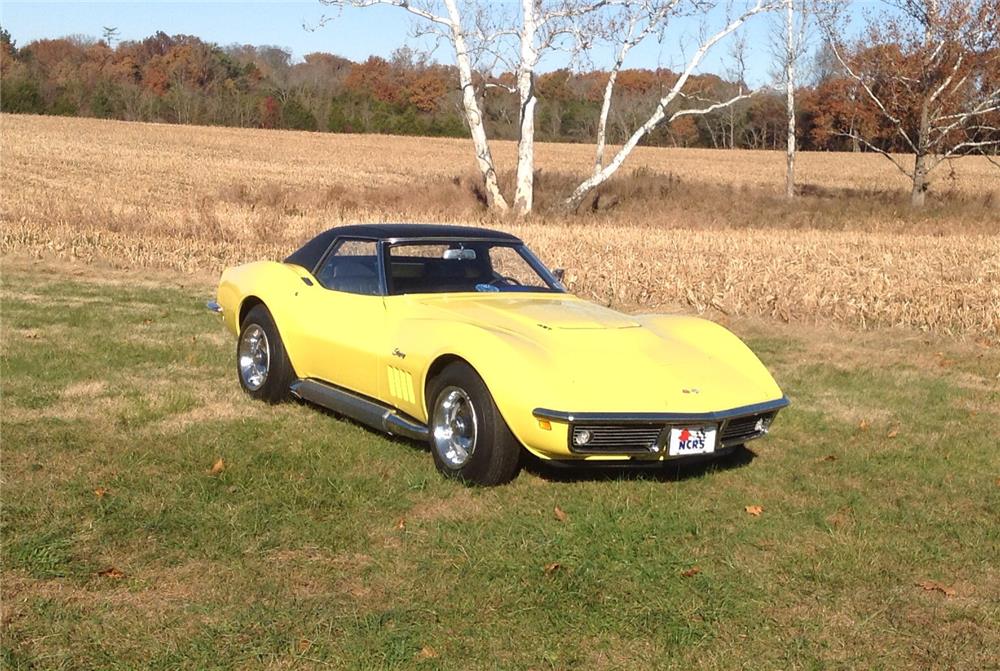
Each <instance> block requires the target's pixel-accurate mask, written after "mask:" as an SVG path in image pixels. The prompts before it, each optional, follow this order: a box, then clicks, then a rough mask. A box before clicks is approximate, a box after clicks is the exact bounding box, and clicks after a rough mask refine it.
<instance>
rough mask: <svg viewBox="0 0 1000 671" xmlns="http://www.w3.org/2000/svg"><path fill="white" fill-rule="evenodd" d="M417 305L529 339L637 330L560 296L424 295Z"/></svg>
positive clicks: (623, 318)
mask: <svg viewBox="0 0 1000 671" xmlns="http://www.w3.org/2000/svg"><path fill="white" fill-rule="evenodd" d="M419 301H420V302H421V303H422V304H424V305H425V306H427V307H433V308H437V309H439V310H443V311H445V312H448V313H452V314H451V315H449V316H455V317H458V318H460V319H462V320H463V321H471V322H475V323H479V324H482V325H484V326H491V327H495V328H502V329H507V330H511V331H516V332H519V333H522V334H524V335H527V336H529V337H530V336H531V335H532V334H533V333H535V334H537V333H538V332H539V330H542V331H544V330H549V331H551V330H564V329H566V330H605V329H625V328H637V327H639V326H640V324H639V322H638V321H636V320H635V319H633V318H631V317H629V316H628V315H624V314H622V313H620V312H616V311H614V310H611V309H610V308H606V307H602V306H600V305H595V304H593V303H588V302H586V301H582V300H580V299H578V298H574V297H570V296H564V295H562V294H555V295H544V294H543V295H539V294H532V295H518V294H500V293H491V294H474V295H468V296H465V295H463V296H455V295H454V294H451V295H440V296H438V295H432V296H426V295H425V296H421V297H420V298H419Z"/></svg>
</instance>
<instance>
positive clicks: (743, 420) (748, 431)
mask: <svg viewBox="0 0 1000 671" xmlns="http://www.w3.org/2000/svg"><path fill="white" fill-rule="evenodd" d="M774 415H775V413H773V412H764V413H761V414H759V415H747V416H746V417H737V418H736V419H731V420H729V421H727V422H726V423H725V424H724V425H723V426H722V431H720V432H719V439H720V440H721V442H722V443H723V444H724V445H738V444H739V443H742V442H745V441H748V440H753V439H754V438H760V437H761V436H763V435H764V434H765V433H767V427H768V426H769V425H770V424H771V420H772V419H774ZM761 420H764V424H763V427H762V428H757V423H758V422H759V421H761Z"/></svg>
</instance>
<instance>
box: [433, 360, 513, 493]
mask: <svg viewBox="0 0 1000 671" xmlns="http://www.w3.org/2000/svg"><path fill="white" fill-rule="evenodd" d="M448 387H458V388H459V389H462V390H463V391H464V392H465V393H466V394H468V396H469V398H470V400H471V401H472V409H473V412H474V413H475V415H476V423H477V426H478V428H477V434H476V445H475V447H474V449H473V452H472V455H471V456H470V457H469V460H468V461H467V462H466V463H465V464H463V465H462V466H461V467H459V468H453V467H451V466H450V465H448V464H447V463H446V462H445V461H444V460H443V459H442V458H441V456H440V455H439V454H438V451H437V448H436V447H435V445H434V439H433V435H432V436H431V437H430V440H429V445H430V451H431V456H432V457H433V458H434V465H435V466H436V467H437V469H438V470H439V471H441V473H443V474H445V475H446V476H448V477H451V478H455V479H458V480H461V481H463V482H465V483H466V484H476V485H494V484H501V483H503V482H507V481H509V480H510V479H511V478H513V476H514V475H516V473H517V465H518V462H519V460H520V444H519V443H518V442H517V439H516V438H514V436H513V434H512V433H511V432H510V429H509V428H508V427H507V423H506V422H505V421H504V419H503V417H502V416H501V415H500V411H499V410H498V409H497V407H496V403H495V402H494V401H493V396H492V395H491V394H490V392H489V389H488V388H487V387H486V383H485V382H483V380H482V378H481V377H479V375H478V374H477V373H476V371H475V370H474V369H473V368H472V367H471V366H469V365H468V364H466V363H464V362H459V361H457V362H454V363H450V364H448V365H447V366H446V367H445V368H444V369H443V370H442V371H441V372H440V373H439V374H438V375H437V376H435V378H434V379H433V380H432V381H431V383H430V385H429V387H428V391H429V393H428V399H429V400H430V407H429V408H428V411H429V412H428V421H429V423H431V424H432V423H433V416H434V410H435V408H436V407H437V404H438V400H439V398H440V396H441V394H442V393H443V392H444V391H445V390H446V389H447V388H448ZM433 430H434V429H433V424H432V425H431V431H432V432H433Z"/></svg>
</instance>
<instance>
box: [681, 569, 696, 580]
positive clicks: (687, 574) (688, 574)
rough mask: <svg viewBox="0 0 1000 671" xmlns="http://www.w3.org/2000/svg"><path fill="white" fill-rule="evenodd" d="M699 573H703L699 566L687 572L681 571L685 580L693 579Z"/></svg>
mask: <svg viewBox="0 0 1000 671" xmlns="http://www.w3.org/2000/svg"><path fill="white" fill-rule="evenodd" d="M699 573H701V569H700V568H699V567H697V566H692V567H691V568H689V569H688V570H686V571H681V575H682V576H684V577H685V578H693V577H694V576H696V575H698V574H699Z"/></svg>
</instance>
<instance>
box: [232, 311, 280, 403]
mask: <svg viewBox="0 0 1000 671" xmlns="http://www.w3.org/2000/svg"><path fill="white" fill-rule="evenodd" d="M254 324H256V325H257V326H259V327H260V328H261V330H263V331H264V335H266V336H267V343H268V348H269V351H268V370H267V378H266V379H265V380H264V384H262V385H261V386H260V387H259V388H257V389H250V388H249V387H247V385H246V383H245V382H244V381H243V375H242V374H241V372H240V342H241V341H242V339H243V334H244V333H245V332H246V330H247V329H248V328H250V327H251V326H253V325H254ZM290 372H291V366H290V365H289V363H288V357H287V355H286V353H285V345H284V343H283V342H282V340H281V335H280V334H279V333H278V327H277V325H276V324H275V323H274V318H273V317H272V316H271V311H270V310H268V309H267V308H266V307H265V306H264V305H263V304H261V305H256V306H254V307H253V308H251V310H250V311H249V312H248V313H247V315H246V317H244V318H243V322H242V323H241V324H240V336H239V338H238V339H237V341H236V377H237V378H238V379H239V381H240V387H242V388H243V391H245V392H246V393H247V394H248V395H249V396H250V397H251V398H256V399H259V400H262V401H267V402H269V403H277V402H279V401H281V400H283V399H284V398H286V397H287V396H288V389H289V384H290V383H291V374H290Z"/></svg>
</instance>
